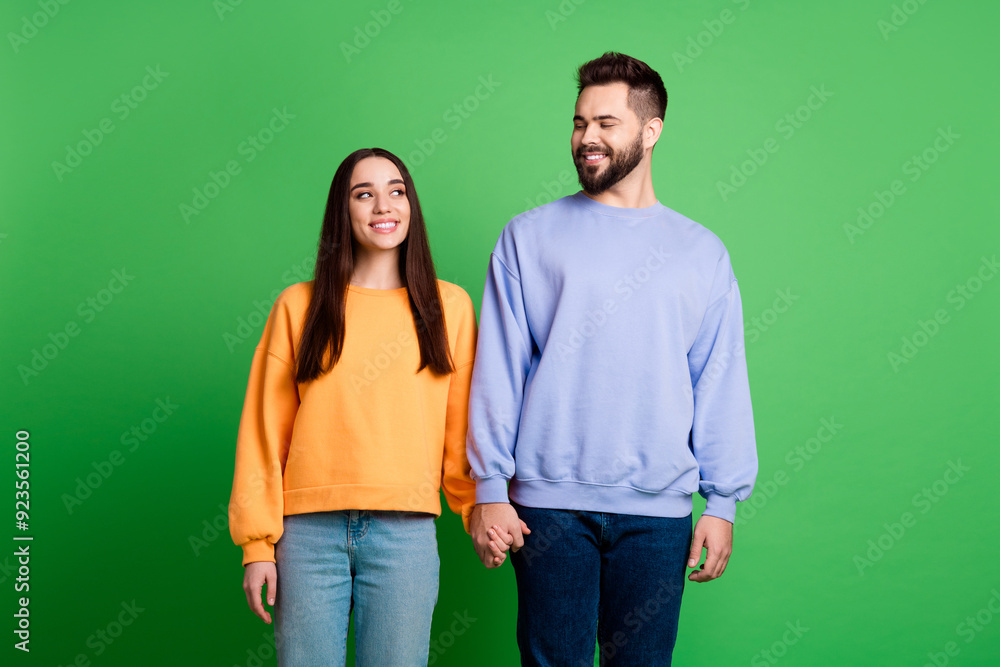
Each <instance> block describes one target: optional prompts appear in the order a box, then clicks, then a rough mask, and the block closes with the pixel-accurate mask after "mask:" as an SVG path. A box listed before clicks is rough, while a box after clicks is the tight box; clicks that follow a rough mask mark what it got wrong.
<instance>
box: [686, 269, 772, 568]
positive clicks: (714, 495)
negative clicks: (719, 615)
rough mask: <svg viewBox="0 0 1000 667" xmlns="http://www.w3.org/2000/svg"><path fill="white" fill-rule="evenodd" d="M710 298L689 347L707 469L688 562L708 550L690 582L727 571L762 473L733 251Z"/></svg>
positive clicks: (694, 444) (695, 447)
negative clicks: (739, 512) (735, 534)
mask: <svg viewBox="0 0 1000 667" xmlns="http://www.w3.org/2000/svg"><path fill="white" fill-rule="evenodd" d="M712 297H713V298H712V301H711V302H710V304H709V306H708V309H707V311H706V313H705V317H704V320H703V321H702V325H701V328H700V330H699V331H698V335H697V337H696V339H695V342H694V344H693V345H692V346H691V350H690V351H689V352H688V366H689V370H690V372H691V386H692V391H693V395H694V420H693V423H692V426H691V450H692V452H693V454H694V457H695V459H696V460H697V461H698V466H699V469H700V472H701V482H700V483H699V488H698V492H699V493H700V494H701V495H702V496H704V497H705V500H706V505H705V511H704V513H703V514H702V517H701V518H700V519H699V520H698V523H697V524H696V526H695V531H694V538H693V541H692V544H691V556H690V560H689V562H688V566H689V567H694V565H696V564H697V561H698V560H699V559H700V557H701V550H702V548H703V547H704V548H706V549H707V550H708V555H707V557H706V560H705V564H704V566H703V568H702V569H701V570H700V571H698V572H692V573H691V575H690V577H689V578H690V579H691V580H692V581H710V580H711V579H715V578H717V577H718V576H720V575H721V574H722V573H723V571H724V570H725V568H726V564H727V562H728V560H729V555H730V553H731V552H732V541H733V538H732V530H733V526H732V524H733V522H734V521H735V519H736V502H737V501H740V500H746V499H747V498H748V497H750V493H751V491H752V490H753V485H754V481H755V480H756V477H757V446H756V440H755V436H754V428H753V410H752V407H751V404H750V386H749V381H748V379H747V365H746V354H745V346H744V342H743V308H742V304H741V301H740V291H739V286H738V285H737V283H736V278H735V276H733V273H732V267H731V266H730V264H729V256H728V254H726V255H724V256H723V258H722V259H721V260H720V261H719V265H718V267H717V271H716V278H715V281H714V284H713V289H712ZM692 560H693V561H694V562H693V563H692V562H691V561H692Z"/></svg>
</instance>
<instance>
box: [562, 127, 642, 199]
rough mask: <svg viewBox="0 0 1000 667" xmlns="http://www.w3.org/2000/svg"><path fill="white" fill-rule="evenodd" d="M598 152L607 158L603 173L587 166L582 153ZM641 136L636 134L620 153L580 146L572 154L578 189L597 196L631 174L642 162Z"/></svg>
mask: <svg viewBox="0 0 1000 667" xmlns="http://www.w3.org/2000/svg"><path fill="white" fill-rule="evenodd" d="M595 150H598V151H600V152H602V153H604V154H605V155H607V156H608V166H607V168H606V169H605V170H604V173H599V169H600V167H598V166H591V165H588V164H587V160H586V158H584V156H583V153H584V151H590V152H594V151H595ZM642 154H643V151H642V134H641V133H640V134H637V135H636V137H635V141H633V142H632V143H631V144H629V145H627V146H625V147H624V148H623V149H622V150H621V151H620V152H619V151H613V150H611V148H610V147H608V146H598V147H594V146H580V148H578V149H577V150H576V153H574V154H573V164H575V165H576V174H577V177H578V178H579V179H580V187H582V188H583V191H584V192H586V193H587V194H588V195H599V194H601V193H602V192H604V191H605V190H607V189H608V188H610V187H611V186H613V185H615V184H616V183H617V182H618V181H620V180H622V179H623V178H625V177H626V176H628V175H629V174H631V173H632V170H633V169H635V168H636V167H637V166H638V165H639V163H640V162H642Z"/></svg>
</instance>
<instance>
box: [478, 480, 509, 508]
mask: <svg viewBox="0 0 1000 667" xmlns="http://www.w3.org/2000/svg"><path fill="white" fill-rule="evenodd" d="M509 502H510V499H509V498H508V497H507V480H506V479H504V478H503V477H487V478H486V479H477V480H476V504H477V505H482V504H483V503H509Z"/></svg>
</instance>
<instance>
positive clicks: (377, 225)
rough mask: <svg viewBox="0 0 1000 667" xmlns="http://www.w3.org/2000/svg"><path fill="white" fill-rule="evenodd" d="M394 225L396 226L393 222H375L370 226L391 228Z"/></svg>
mask: <svg viewBox="0 0 1000 667" xmlns="http://www.w3.org/2000/svg"><path fill="white" fill-rule="evenodd" d="M395 226H396V223H395V222H376V223H375V224H374V225H372V227H374V228H375V229H391V228H392V227H395Z"/></svg>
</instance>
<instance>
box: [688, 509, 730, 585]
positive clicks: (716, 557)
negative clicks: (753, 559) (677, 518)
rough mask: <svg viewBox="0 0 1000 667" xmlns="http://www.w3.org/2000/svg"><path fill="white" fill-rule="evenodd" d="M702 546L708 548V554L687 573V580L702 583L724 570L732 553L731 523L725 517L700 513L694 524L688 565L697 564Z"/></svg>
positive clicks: (718, 575)
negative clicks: (692, 570) (696, 567)
mask: <svg viewBox="0 0 1000 667" xmlns="http://www.w3.org/2000/svg"><path fill="white" fill-rule="evenodd" d="M702 547H704V548H705V549H707V550H708V555H706V556H705V562H704V564H702V566H701V568H700V569H698V570H695V571H694V572H692V573H691V574H689V575H688V580H689V581H694V582H697V583H704V582H706V581H711V580H712V579H718V578H719V577H721V576H722V573H723V572H725V571H726V564H727V563H728V562H729V556H730V554H732V553H733V524H731V523H729V522H728V521H726V520H725V519H720V518H718V517H715V516H709V515H707V514H702V515H701V517H700V518H699V519H698V523H696V524H695V526H694V537H693V538H692V540H691V554H690V555H689V556H688V562H687V566H688V567H695V566H697V565H698V561H699V560H701V550H702Z"/></svg>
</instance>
